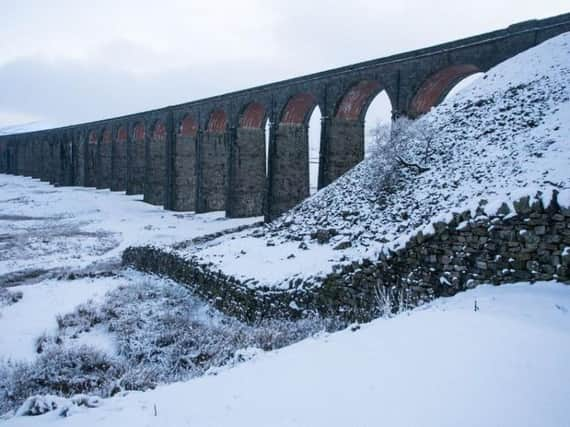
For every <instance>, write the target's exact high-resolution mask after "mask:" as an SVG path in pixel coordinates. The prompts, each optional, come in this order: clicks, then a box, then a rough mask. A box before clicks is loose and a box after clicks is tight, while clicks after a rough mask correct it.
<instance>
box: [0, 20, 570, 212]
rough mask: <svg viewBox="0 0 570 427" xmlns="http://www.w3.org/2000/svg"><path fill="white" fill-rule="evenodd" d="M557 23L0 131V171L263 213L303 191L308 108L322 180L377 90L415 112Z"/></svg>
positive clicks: (356, 153)
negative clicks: (49, 125)
mask: <svg viewBox="0 0 570 427" xmlns="http://www.w3.org/2000/svg"><path fill="white" fill-rule="evenodd" d="M567 31H570V13H569V14H564V15H559V16H556V17H552V18H547V19H543V20H533V21H527V22H523V23H519V24H514V25H511V26H510V27H508V28H506V29H503V30H498V31H493V32H490V33H486V34H481V35H478V36H474V37H469V38H466V39H462V40H457V41H453V42H449V43H444V44H441V45H438V46H433V47H429V48H425V49H419V50H415V51H412V52H407V53H402V54H398V55H393V56H389V57H386V58H381V59H375V60H371V61H366V62H362V63H358V64H354V65H349V66H345V67H341V68H336V69H332V70H328V71H323V72H319V73H316V74H310V75H307V76H303V77H297V78H293V79H289V80H285V81H280V82H277V83H271V84H267V85H263V86H258V87H254V88H251V89H246V90H241V91H237V92H232V93H228V94H225V95H219V96H215V97H211V98H207V99H202V100H198V101H192V102H189V103H185V104H180V105H174V106H169V107H165V108H160V109H157V110H152V111H145V112H142V113H136V114H131V115H127V116H123V117H116V118H111V119H107V120H101V121H97V122H92V123H84V124H78V125H73V126H67V127H62V128H58V129H50V130H44V131H36V132H28V133H22V134H17V135H6V136H2V137H0V173H8V174H16V175H24V176H31V177H34V178H39V179H41V180H42V181H48V182H50V183H52V184H54V185H57V186H85V187H96V188H101V189H104V188H108V189H110V190H112V191H126V193H127V194H143V195H144V201H146V202H148V203H151V204H156V205H162V206H164V208H165V209H169V210H176V211H196V212H208V211H213V210H225V211H226V215H227V216H229V217H244V216H256V215H262V214H264V215H265V217H266V219H271V218H274V217H275V216H277V215H279V214H281V213H282V212H284V211H286V210H288V209H289V208H291V207H293V206H295V205H296V204H298V203H299V202H301V201H302V200H303V199H305V198H306V197H307V196H308V195H309V154H308V120H309V117H310V115H311V113H312V111H313V109H314V108H315V106H317V105H318V106H319V108H320V110H321V112H322V121H321V144H320V163H319V188H322V187H324V186H326V185H327V184H329V183H331V182H332V181H334V180H335V179H336V178H338V177H339V176H341V175H342V174H343V173H345V172H346V171H348V170H349V169H350V168H352V167H353V166H355V165H356V164H357V163H358V162H360V161H361V160H362V159H363V157H364V116H365V114H366V110H367V108H368V105H369V104H370V102H371V101H372V100H373V98H374V97H375V96H376V95H377V94H378V93H379V92H381V91H383V90H385V91H386V93H387V95H388V97H389V99H390V101H391V104H392V114H393V116H395V117H396V116H401V115H405V116H408V117H412V118H413V117H417V116H419V115H421V114H423V113H425V112H427V111H428V110H429V109H430V108H431V107H433V106H435V105H437V104H438V103H440V102H441V101H442V100H443V99H444V98H445V96H446V95H447V93H448V92H449V91H450V90H451V88H452V87H453V86H454V85H455V84H457V83H458V82H459V81H460V80H462V79H463V78H465V77H467V76H469V75H471V74H473V73H476V72H485V71H487V70H489V69H490V68H491V67H493V66H495V65H497V64H499V63H500V62H502V61H505V60H506V59H508V58H510V57H512V56H514V55H516V54H518V53H520V52H522V51H524V50H526V49H529V48H531V47H533V46H535V45H537V44H539V43H541V42H543V41H545V40H547V39H549V38H551V37H554V36H556V35H559V34H561V33H564V32H567ZM267 120H269V124H270V125H269V150H268V158H267V172H266V148H265V144H266V138H265V132H266V122H267Z"/></svg>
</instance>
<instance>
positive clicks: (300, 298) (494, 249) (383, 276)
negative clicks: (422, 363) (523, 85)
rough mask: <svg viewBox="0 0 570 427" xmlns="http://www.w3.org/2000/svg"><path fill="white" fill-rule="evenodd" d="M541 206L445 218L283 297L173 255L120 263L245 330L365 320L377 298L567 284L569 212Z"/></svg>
mask: <svg viewBox="0 0 570 427" xmlns="http://www.w3.org/2000/svg"><path fill="white" fill-rule="evenodd" d="M541 200H542V198H541V197H539V198H532V199H531V198H530V197H524V198H522V199H520V200H517V201H515V202H514V203H513V206H514V209H515V210H514V211H512V209H511V208H509V205H507V204H506V203H505V204H504V205H503V206H502V207H501V208H500V209H499V211H498V212H497V213H496V214H494V215H490V216H488V215H486V214H485V213H484V211H483V210H482V209H478V212H477V214H476V215H472V213H471V211H465V212H462V213H457V214H454V215H453V219H452V220H451V221H450V222H448V223H436V224H434V229H435V231H434V232H433V234H430V235H424V234H423V232H421V231H420V232H418V233H417V234H416V235H414V236H413V237H411V238H410V239H409V241H408V242H407V243H406V244H405V246H404V247H402V248H399V249H396V250H393V251H389V252H388V253H385V254H383V255H382V256H381V257H379V258H378V259H362V260H359V261H355V262H353V263H351V264H348V265H339V266H337V268H335V271H334V272H332V273H330V274H328V275H327V276H325V277H322V278H319V279H314V278H313V279H310V280H308V281H307V282H306V283H303V282H302V281H301V280H300V279H295V280H292V281H291V283H289V286H290V288H289V290H287V291H275V290H272V289H267V288H264V287H263V286H260V285H259V284H258V285H256V287H251V286H248V283H243V282H241V281H240V280H238V279H236V278H234V277H232V276H227V275H225V274H224V273H223V272H221V271H214V270H210V269H209V267H208V266H207V265H199V264H196V263H194V262H193V261H188V260H185V259H183V258H182V257H181V256H179V255H177V253H176V251H175V250H164V249H159V248H155V247H152V246H146V247H137V248H128V249H127V250H126V251H125V253H124V254H123V263H124V264H125V265H130V266H134V267H135V268H138V269H141V270H143V271H147V272H152V273H156V274H161V275H165V276H168V277H171V278H173V279H174V280H177V281H179V282H181V283H184V284H186V285H188V286H190V287H191V288H192V289H195V290H196V292H197V293H198V294H200V295H201V296H203V297H204V298H207V299H208V300H210V301H211V302H212V304H214V305H215V306H216V307H217V308H219V309H220V310H222V311H224V312H226V313H228V314H230V315H234V316H237V317H239V318H241V319H244V320H246V321H250V322H253V321H256V320H259V319H261V318H265V317H275V316H277V317H286V318H297V317H300V316H303V315H307V314H311V313H319V314H320V315H321V316H328V317H339V318H342V319H345V320H348V321H355V320H356V321H368V320H370V319H372V318H374V317H376V316H378V314H379V312H380V307H379V305H378V299H377V295H378V293H379V292H380V293H382V292H383V293H390V294H391V295H392V301H394V302H396V303H398V304H400V303H402V304H404V305H406V306H407V307H413V306H415V305H418V304H421V303H423V302H426V301H429V300H431V299H432V298H435V297H438V296H450V295H454V294H455V293H457V292H460V291H463V290H466V289H469V288H472V287H475V286H477V285H478V284H481V283H493V284H496V285H499V284H502V283H512V282H517V281H521V280H525V281H531V282H532V281H535V280H552V279H556V280H559V281H562V282H565V283H568V284H570V206H560V205H559V204H558V201H557V193H556V192H554V194H553V198H552V200H551V202H550V203H549V204H548V205H547V206H544V205H543V204H542V202H541ZM483 204H484V201H483V203H482V205H483ZM248 282H251V280H248ZM399 299H400V300H399ZM292 302H295V304H292Z"/></svg>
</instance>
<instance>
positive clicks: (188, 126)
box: [178, 114, 198, 136]
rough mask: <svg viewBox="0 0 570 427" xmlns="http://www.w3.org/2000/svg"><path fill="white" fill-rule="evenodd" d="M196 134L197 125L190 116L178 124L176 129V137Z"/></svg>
mask: <svg viewBox="0 0 570 427" xmlns="http://www.w3.org/2000/svg"><path fill="white" fill-rule="evenodd" d="M197 133H198V123H197V122H196V121H195V120H194V119H193V118H192V116H191V115H190V114H187V115H186V116H185V117H184V119H182V121H181V122H180V126H179V127H178V135H180V136H196V134H197Z"/></svg>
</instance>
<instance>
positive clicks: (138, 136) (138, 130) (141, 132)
mask: <svg viewBox="0 0 570 427" xmlns="http://www.w3.org/2000/svg"><path fill="white" fill-rule="evenodd" d="M144 137H145V129H144V124H143V123H141V122H138V123H136V124H135V126H134V128H133V139H134V140H135V141H143V140H144Z"/></svg>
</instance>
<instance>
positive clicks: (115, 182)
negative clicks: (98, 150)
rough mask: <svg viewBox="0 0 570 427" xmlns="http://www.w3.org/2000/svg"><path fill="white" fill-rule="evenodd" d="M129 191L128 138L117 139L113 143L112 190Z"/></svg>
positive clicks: (118, 137)
mask: <svg viewBox="0 0 570 427" xmlns="http://www.w3.org/2000/svg"><path fill="white" fill-rule="evenodd" d="M126 189H127V140H126V136H123V137H121V135H119V136H117V138H116V139H115V140H114V142H113V156H112V163H111V190H112V191H125V190H126Z"/></svg>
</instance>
